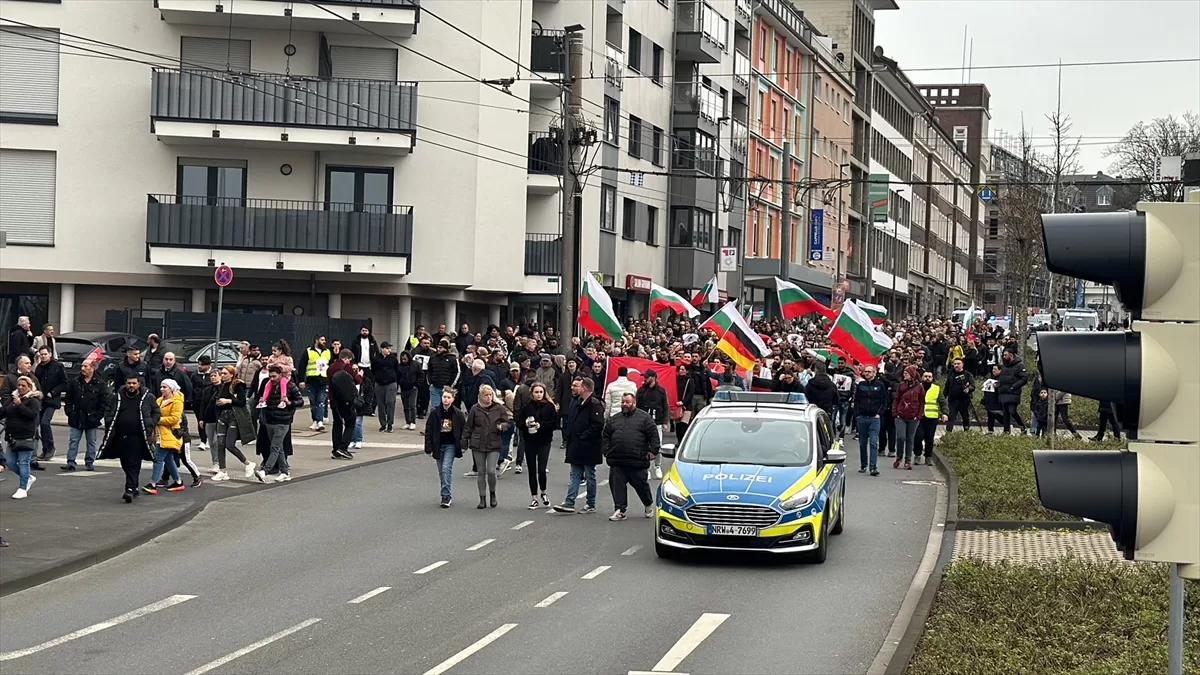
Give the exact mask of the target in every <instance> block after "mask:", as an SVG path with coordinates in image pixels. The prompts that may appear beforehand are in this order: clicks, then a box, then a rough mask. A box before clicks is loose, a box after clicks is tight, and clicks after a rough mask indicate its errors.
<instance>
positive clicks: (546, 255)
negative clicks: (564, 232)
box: [525, 234, 562, 277]
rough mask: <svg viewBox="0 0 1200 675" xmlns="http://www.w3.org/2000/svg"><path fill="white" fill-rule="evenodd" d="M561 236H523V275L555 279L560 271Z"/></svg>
mask: <svg viewBox="0 0 1200 675" xmlns="http://www.w3.org/2000/svg"><path fill="white" fill-rule="evenodd" d="M561 265H562V236H561V235H557V234H526V235H525V274H526V275H529V276H546V277H556V276H558V275H559V274H561V272H560V270H561V269H562V267H561Z"/></svg>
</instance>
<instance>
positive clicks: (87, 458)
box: [62, 361, 109, 471]
mask: <svg viewBox="0 0 1200 675" xmlns="http://www.w3.org/2000/svg"><path fill="white" fill-rule="evenodd" d="M108 399H109V391H108V387H107V386H106V385H105V384H104V381H103V380H101V379H100V377H99V376H98V375H96V366H95V364H93V363H92V362H91V361H84V362H83V364H82V365H81V366H79V376H78V377H76V378H74V379H73V380H71V381H70V383H69V384H68V385H67V394H66V398H64V399H63V403H64V404H65V407H66V410H67V426H68V427H69V428H70V429H71V440H70V442H69V445H67V463H66V464H65V465H64V466H63V467H62V470H63V471H74V470H75V458H76V457H78V456H79V441H80V440H81V439H86V442H87V453H86V454H85V455H84V460H83V461H84V468H86V469H87V470H88V471H95V466H94V464H95V461H96V455H97V454H98V453H99V451H100V425H102V424H103V423H104V416H105V413H107V412H108V406H109V400H108Z"/></svg>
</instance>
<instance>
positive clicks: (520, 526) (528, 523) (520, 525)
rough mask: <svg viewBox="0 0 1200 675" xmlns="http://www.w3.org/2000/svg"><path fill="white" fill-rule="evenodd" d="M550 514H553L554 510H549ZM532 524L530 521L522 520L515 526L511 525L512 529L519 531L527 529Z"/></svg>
mask: <svg viewBox="0 0 1200 675" xmlns="http://www.w3.org/2000/svg"><path fill="white" fill-rule="evenodd" d="M550 513H554V509H550ZM532 524H533V521H532V520H523V521H521V522H519V523H517V524H516V525H513V527H512V529H514V530H520V529H522V528H525V527H529V526H530V525H532Z"/></svg>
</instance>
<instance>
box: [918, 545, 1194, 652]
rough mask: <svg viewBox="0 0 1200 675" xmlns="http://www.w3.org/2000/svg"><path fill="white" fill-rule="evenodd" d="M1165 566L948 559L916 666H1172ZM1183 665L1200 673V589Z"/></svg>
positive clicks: (1190, 609)
mask: <svg viewBox="0 0 1200 675" xmlns="http://www.w3.org/2000/svg"><path fill="white" fill-rule="evenodd" d="M1167 595H1168V578H1167V568H1166V566H1164V565H1152V564H1145V563H1137V564H1129V563H1087V562H1082V561H1079V560H1074V559H1070V558H1066V559H1061V560H1056V561H1050V562H1047V563H1045V564H1040V565H1028V566H1026V565H1013V564H1008V563H999V564H994V563H983V562H978V561H959V562H955V563H952V564H951V565H949V566H948V567H947V568H946V576H945V578H944V579H943V580H942V584H941V587H940V588H939V589H938V594H937V597H936V599H935V600H934V604H933V607H932V610H931V612H930V615H929V619H928V620H927V621H926V623H925V632H924V634H923V635H922V636H921V640H920V642H919V643H918V644H917V649H916V652H915V653H914V655H913V658H912V660H911V661H910V662H909V665H908V670H907V673H909V675H945V674H946V673H971V674H972V675H992V674H993V673H994V674H995V675H1015V674H1019V673H1030V674H1032V673H1037V674H1038V675H1041V674H1046V675H1052V674H1058V673H1072V674H1082V673H1088V674H1095V675H1101V674H1109V673H1111V674H1112V675H1128V674H1130V673H1165V672H1167V635H1166V632H1167V606H1168V597H1167ZM1185 613H1186V619H1187V624H1188V626H1189V627H1191V628H1192V630H1189V631H1187V633H1186V636H1185V638H1184V639H1185V642H1184V671H1185V672H1190V673H1198V672H1200V630H1196V629H1195V627H1196V626H1200V593H1195V592H1192V593H1188V596H1187V601H1186V605H1185Z"/></svg>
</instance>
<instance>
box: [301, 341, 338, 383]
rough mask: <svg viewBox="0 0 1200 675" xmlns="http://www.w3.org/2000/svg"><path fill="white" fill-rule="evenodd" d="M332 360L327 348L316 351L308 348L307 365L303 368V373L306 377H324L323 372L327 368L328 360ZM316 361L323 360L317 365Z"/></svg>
mask: <svg viewBox="0 0 1200 675" xmlns="http://www.w3.org/2000/svg"><path fill="white" fill-rule="evenodd" d="M331 360H332V355H331V354H330V353H329V350H328V349H322V350H321V351H319V352H318V351H317V350H315V349H313V348H312V347H309V348H308V365H307V367H306V368H305V369H304V374H305V375H306V376H308V377H325V372H326V371H327V370H329V362H330V361H331ZM318 361H323V363H321V364H320V365H319V366H318V363H317V362H318Z"/></svg>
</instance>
